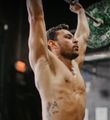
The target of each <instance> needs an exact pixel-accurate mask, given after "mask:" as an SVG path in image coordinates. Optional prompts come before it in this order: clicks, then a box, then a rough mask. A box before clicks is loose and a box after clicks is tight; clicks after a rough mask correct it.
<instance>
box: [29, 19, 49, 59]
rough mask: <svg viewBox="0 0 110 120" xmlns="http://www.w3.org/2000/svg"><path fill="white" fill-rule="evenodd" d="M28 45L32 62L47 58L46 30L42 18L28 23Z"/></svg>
mask: <svg viewBox="0 0 110 120" xmlns="http://www.w3.org/2000/svg"><path fill="white" fill-rule="evenodd" d="M28 43H29V52H30V56H31V58H32V59H33V60H32V61H36V60H37V59H39V58H40V57H41V56H44V57H46V58H47V57H48V47H47V37H46V28H45V23H44V20H43V18H42V17H41V18H39V19H34V20H31V21H30V33H29V41H28Z"/></svg>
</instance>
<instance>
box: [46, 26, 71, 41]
mask: <svg viewBox="0 0 110 120" xmlns="http://www.w3.org/2000/svg"><path fill="white" fill-rule="evenodd" d="M61 29H65V30H69V25H67V24H59V25H57V26H55V27H52V28H50V29H49V30H47V40H49V39H51V40H56V37H57V36H56V32H57V31H58V30H61Z"/></svg>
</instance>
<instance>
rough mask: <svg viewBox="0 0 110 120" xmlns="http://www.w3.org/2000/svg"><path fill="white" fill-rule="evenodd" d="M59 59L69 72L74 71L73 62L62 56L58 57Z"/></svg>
mask: <svg viewBox="0 0 110 120" xmlns="http://www.w3.org/2000/svg"><path fill="white" fill-rule="evenodd" d="M58 58H59V59H60V60H61V61H62V62H63V63H64V64H65V65H66V66H67V68H68V69H69V70H71V69H72V60H69V59H66V58H64V57H62V56H58Z"/></svg>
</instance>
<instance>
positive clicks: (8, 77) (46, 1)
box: [0, 0, 110, 120]
mask: <svg viewBox="0 0 110 120" xmlns="http://www.w3.org/2000/svg"><path fill="white" fill-rule="evenodd" d="M79 2H80V3H81V4H82V5H83V7H84V8H85V9H86V11H87V12H88V13H90V14H91V16H94V17H95V18H97V20H98V21H99V23H95V22H94V21H92V20H91V19H89V18H88V22H89V25H90V29H91V35H90V38H89V39H90V40H89V44H88V48H87V52H86V57H85V62H84V66H83V68H82V71H81V72H82V74H83V76H84V78H85V82H86V86H87V88H86V90H87V108H86V115H85V120H110V27H109V26H110V0H91V1H90V0H80V1H79ZM43 5H44V14H45V22H46V27H47V29H48V28H50V27H53V26H55V25H58V24H60V23H66V24H68V25H70V28H71V29H75V28H76V25H77V16H76V14H73V13H71V12H70V10H69V5H68V4H67V3H66V2H65V1H63V0H60V1H57V0H43ZM28 34H29V24H28V17H27V9H26V1H24V0H16V1H15V0H10V1H5V0H1V4H0V120H15V119H16V120H42V117H41V116H42V115H41V111H42V110H41V101H40V97H39V93H38V91H37V89H36V88H35V84H34V76H33V72H32V70H31V68H30V65H29V61H28Z"/></svg>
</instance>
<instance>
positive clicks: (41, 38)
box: [27, 0, 89, 120]
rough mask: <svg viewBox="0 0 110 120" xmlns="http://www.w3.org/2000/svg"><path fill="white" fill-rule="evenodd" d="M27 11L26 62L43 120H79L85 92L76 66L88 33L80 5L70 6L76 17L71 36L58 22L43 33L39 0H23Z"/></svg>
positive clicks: (42, 18)
mask: <svg viewBox="0 0 110 120" xmlns="http://www.w3.org/2000/svg"><path fill="white" fill-rule="evenodd" d="M27 10H28V16H29V24H30V34H29V61H30V65H31V67H32V70H33V72H34V75H35V85H36V88H37V89H38V91H39V93H40V96H41V102H42V116H43V120H83V118H84V113H85V98H86V92H85V83H84V80H83V78H82V76H81V73H80V67H81V65H82V63H83V60H84V55H85V51H86V47H87V40H88V36H89V27H88V23H87V19H86V16H85V11H84V9H83V7H82V6H81V5H80V4H79V3H76V4H74V5H73V4H72V5H70V10H71V11H72V12H75V13H77V16H78V25H77V28H76V32H75V33H74V35H73V34H72V33H71V32H70V31H69V29H68V26H67V25H62V24H61V25H58V26H57V27H53V28H51V29H50V30H49V31H48V32H46V27H45V21H44V13H43V7H42V1H41V0H27ZM73 22H74V21H73Z"/></svg>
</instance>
